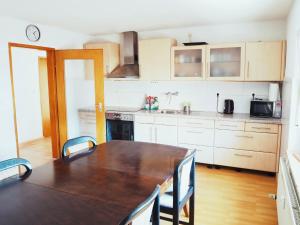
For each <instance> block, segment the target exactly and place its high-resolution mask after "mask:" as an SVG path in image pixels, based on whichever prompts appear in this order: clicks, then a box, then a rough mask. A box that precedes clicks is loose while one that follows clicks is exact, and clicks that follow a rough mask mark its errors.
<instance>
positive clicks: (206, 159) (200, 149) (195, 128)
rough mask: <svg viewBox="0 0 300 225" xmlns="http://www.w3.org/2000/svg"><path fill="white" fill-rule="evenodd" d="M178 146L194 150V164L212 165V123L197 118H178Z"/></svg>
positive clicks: (211, 121)
mask: <svg viewBox="0 0 300 225" xmlns="http://www.w3.org/2000/svg"><path fill="white" fill-rule="evenodd" d="M178 145H179V146H181V147H185V148H188V149H190V150H196V156H195V161H196V162H198V163H207V164H212V163H213V145H214V121H213V120H203V119H199V118H179V119H178Z"/></svg>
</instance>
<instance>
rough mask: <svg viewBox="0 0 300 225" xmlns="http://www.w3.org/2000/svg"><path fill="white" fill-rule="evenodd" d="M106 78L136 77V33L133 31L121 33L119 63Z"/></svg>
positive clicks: (137, 72) (137, 73) (137, 71)
mask: <svg viewBox="0 0 300 225" xmlns="http://www.w3.org/2000/svg"><path fill="white" fill-rule="evenodd" d="M107 77H108V78H138V77H139V64H138V34H137V32H135V31H128V32H124V33H122V37H121V43H120V65H119V66H118V67H117V68H115V69H114V70H113V71H112V72H111V73H110V74H108V75H107Z"/></svg>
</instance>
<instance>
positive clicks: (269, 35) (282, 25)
mask: <svg viewBox="0 0 300 225" xmlns="http://www.w3.org/2000/svg"><path fill="white" fill-rule="evenodd" d="M189 34H191V35H192V41H206V42H208V43H210V44H211V43H226V42H238V41H271V40H285V39H286V22H285V21H282V20H278V21H266V22H253V23H240V24H223V25H209V26H194V27H182V28H172V29H162V30H151V31H141V32H138V35H139V38H140V39H147V38H160V37H169V38H175V39H176V40H177V41H178V43H183V42H189V38H188V36H189ZM93 40H95V41H97V40H100V41H114V42H119V41H120V35H119V34H107V35H99V36H95V37H93Z"/></svg>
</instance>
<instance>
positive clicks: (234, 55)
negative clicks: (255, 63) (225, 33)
mask: <svg viewBox="0 0 300 225" xmlns="http://www.w3.org/2000/svg"><path fill="white" fill-rule="evenodd" d="M244 65H245V44H244V43H239V44H224V45H208V46H207V63H206V71H207V79H208V80H230V81H236V80H244V68H245V67H244Z"/></svg>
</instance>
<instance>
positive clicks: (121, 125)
mask: <svg viewBox="0 0 300 225" xmlns="http://www.w3.org/2000/svg"><path fill="white" fill-rule="evenodd" d="M105 118H106V141H107V142H109V141H111V140H128V141H133V140H134V122H133V121H134V115H133V114H129V113H128V114H127V113H119V112H106V113H105Z"/></svg>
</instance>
